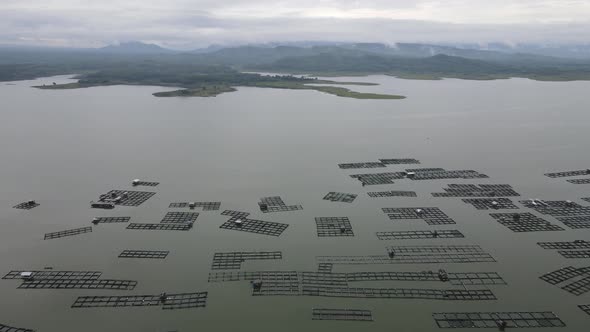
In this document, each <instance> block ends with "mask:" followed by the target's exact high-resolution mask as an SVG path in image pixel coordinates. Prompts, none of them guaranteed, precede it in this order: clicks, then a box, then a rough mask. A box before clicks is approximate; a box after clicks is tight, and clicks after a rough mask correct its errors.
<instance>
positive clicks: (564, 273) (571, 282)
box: [539, 266, 590, 296]
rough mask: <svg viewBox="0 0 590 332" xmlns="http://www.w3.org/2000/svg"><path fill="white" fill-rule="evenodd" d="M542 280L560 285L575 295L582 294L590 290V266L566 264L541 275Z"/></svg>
mask: <svg viewBox="0 0 590 332" xmlns="http://www.w3.org/2000/svg"><path fill="white" fill-rule="evenodd" d="M539 278H540V279H541V280H543V281H545V282H547V283H550V284H552V285H556V286H558V285H559V284H563V285H562V286H561V289H563V290H565V291H567V292H569V293H572V294H574V295H578V296H579V295H582V294H584V293H587V292H588V291H590V267H581V268H576V267H573V266H566V267H563V268H561V269H558V270H555V271H553V272H549V273H546V274H544V275H542V276H541V277H539Z"/></svg>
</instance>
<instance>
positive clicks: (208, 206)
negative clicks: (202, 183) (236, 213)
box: [168, 202, 221, 211]
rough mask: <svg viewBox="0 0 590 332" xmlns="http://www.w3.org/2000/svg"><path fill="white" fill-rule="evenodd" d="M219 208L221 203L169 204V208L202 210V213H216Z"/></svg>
mask: <svg viewBox="0 0 590 332" xmlns="http://www.w3.org/2000/svg"><path fill="white" fill-rule="evenodd" d="M220 206H221V202H177V203H170V206H168V207H169V208H189V209H194V208H203V211H217V210H219V207H220Z"/></svg>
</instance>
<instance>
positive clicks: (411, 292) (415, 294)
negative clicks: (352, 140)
mask: <svg viewBox="0 0 590 332" xmlns="http://www.w3.org/2000/svg"><path fill="white" fill-rule="evenodd" d="M253 295H254V294H253ZM262 295H274V294H262ZM302 295H307V296H324V297H352V298H371V299H374V298H381V299H426V300H443V301H487V300H496V299H497V298H496V296H495V295H494V293H492V291H491V290H488V289H474V290H463V289H426V288H424V289H421V288H334V287H313V286H304V287H303V289H302Z"/></svg>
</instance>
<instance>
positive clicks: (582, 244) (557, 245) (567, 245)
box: [537, 240, 590, 250]
mask: <svg viewBox="0 0 590 332" xmlns="http://www.w3.org/2000/svg"><path fill="white" fill-rule="evenodd" d="M537 244H538V245H539V246H540V247H541V248H543V249H556V250H557V249H563V250H570V249H590V241H585V240H574V241H558V242H537Z"/></svg>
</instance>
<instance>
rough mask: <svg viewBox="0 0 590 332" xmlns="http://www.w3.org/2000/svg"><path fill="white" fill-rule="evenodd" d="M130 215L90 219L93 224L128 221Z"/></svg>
mask: <svg viewBox="0 0 590 332" xmlns="http://www.w3.org/2000/svg"><path fill="white" fill-rule="evenodd" d="M129 220H131V217H96V218H94V219H92V223H93V224H95V225H96V224H111V223H125V222H129Z"/></svg>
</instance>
